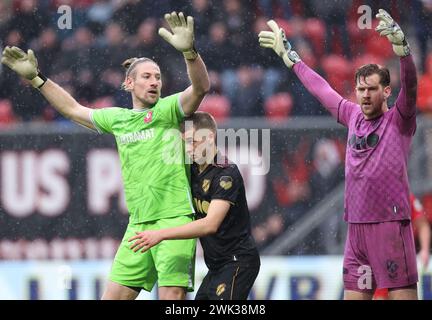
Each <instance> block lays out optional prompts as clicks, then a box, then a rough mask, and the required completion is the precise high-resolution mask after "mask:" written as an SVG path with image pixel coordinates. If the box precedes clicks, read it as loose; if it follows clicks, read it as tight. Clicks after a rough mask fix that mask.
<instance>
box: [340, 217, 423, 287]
mask: <svg viewBox="0 0 432 320" xmlns="http://www.w3.org/2000/svg"><path fill="white" fill-rule="evenodd" d="M343 280H344V288H345V290H353V291H359V292H370V293H373V292H374V290H375V289H376V288H403V287H408V286H411V285H413V284H415V283H417V281H418V274H417V262H416V251H415V246H414V236H413V231H412V227H411V221H409V220H403V221H388V222H380V223H350V224H349V225H348V235H347V240H346V244H345V253H344V262H343Z"/></svg>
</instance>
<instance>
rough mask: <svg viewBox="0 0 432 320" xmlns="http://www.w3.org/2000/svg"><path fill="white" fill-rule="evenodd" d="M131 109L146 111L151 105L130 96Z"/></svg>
mask: <svg viewBox="0 0 432 320" xmlns="http://www.w3.org/2000/svg"><path fill="white" fill-rule="evenodd" d="M132 107H133V109H134V110H146V109H150V108H151V105H149V104H147V103H144V102H142V101H141V100H139V99H138V98H136V97H135V96H133V95H132Z"/></svg>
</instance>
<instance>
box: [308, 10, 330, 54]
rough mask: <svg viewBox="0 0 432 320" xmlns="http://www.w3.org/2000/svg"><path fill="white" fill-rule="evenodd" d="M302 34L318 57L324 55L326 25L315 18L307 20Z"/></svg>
mask: <svg viewBox="0 0 432 320" xmlns="http://www.w3.org/2000/svg"><path fill="white" fill-rule="evenodd" d="M304 34H305V36H306V37H307V38H309V40H310V41H311V43H312V46H313V48H314V51H315V52H316V54H317V55H318V56H322V55H323V54H324V49H325V47H324V40H325V37H326V25H325V24H324V22H323V21H322V20H320V19H317V18H309V19H307V20H306V22H305V24H304Z"/></svg>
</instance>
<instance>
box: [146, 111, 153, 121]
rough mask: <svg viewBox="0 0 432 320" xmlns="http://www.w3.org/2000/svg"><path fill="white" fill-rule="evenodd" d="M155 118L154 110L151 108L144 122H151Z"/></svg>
mask: <svg viewBox="0 0 432 320" xmlns="http://www.w3.org/2000/svg"><path fill="white" fill-rule="evenodd" d="M152 119H153V111H152V110H150V111H149V112H147V114H146V116H145V118H144V123H150V122H151V121H152Z"/></svg>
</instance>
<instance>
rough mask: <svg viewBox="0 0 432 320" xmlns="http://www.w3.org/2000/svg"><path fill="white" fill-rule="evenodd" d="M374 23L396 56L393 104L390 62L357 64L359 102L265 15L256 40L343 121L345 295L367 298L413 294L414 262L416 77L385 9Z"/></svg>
mask: <svg viewBox="0 0 432 320" xmlns="http://www.w3.org/2000/svg"><path fill="white" fill-rule="evenodd" d="M376 17H377V18H378V19H379V24H378V26H377V27H376V31H378V32H379V33H380V35H382V36H386V37H387V38H388V40H389V41H390V42H391V44H392V47H393V51H394V52H395V54H396V55H398V56H399V57H400V73H401V76H400V78H401V89H400V92H399V95H398V97H397V99H396V102H395V104H394V106H392V107H390V106H388V104H387V100H388V98H389V96H390V94H391V88H390V74H389V71H388V69H387V68H385V67H383V66H379V65H376V64H367V65H364V66H362V67H360V68H359V69H358V70H357V71H356V74H355V92H356V97H357V103H353V102H350V101H348V100H347V99H344V98H343V97H341V96H340V95H339V94H338V93H337V92H336V91H335V90H333V89H332V88H331V87H330V85H329V84H328V83H327V82H326V81H325V80H324V79H323V78H322V77H321V76H319V75H318V74H317V73H316V72H314V71H313V70H311V69H310V68H309V67H308V66H307V65H306V64H305V63H304V62H302V61H301V59H300V57H299V55H298V54H297V53H296V52H295V51H293V50H292V49H291V45H290V43H289V42H288V41H287V39H286V38H285V34H284V31H283V30H282V29H281V28H279V27H278V25H277V24H276V22H274V21H273V20H270V21H269V22H268V25H269V27H270V29H271V31H261V33H260V34H259V43H260V45H261V46H262V47H264V48H271V49H273V50H274V51H275V52H276V53H277V54H278V55H279V56H280V57H281V58H282V59H283V61H284V63H285V65H286V66H287V67H288V68H290V69H292V70H293V71H294V73H295V74H296V75H297V76H298V78H299V79H300V81H301V82H302V83H303V85H304V86H305V87H306V88H307V89H308V91H309V92H311V94H312V95H314V96H315V97H316V98H317V99H318V100H319V101H320V102H321V104H322V105H323V106H324V107H325V108H326V109H327V110H328V111H329V112H330V113H331V115H332V116H333V117H334V118H336V119H337V121H338V122H339V123H341V124H342V125H344V126H345V127H347V128H348V139H347V140H348V141H347V147H346V160H345V210H344V219H345V221H347V222H348V235H347V240H346V244H345V252H344V262H343V281H344V298H345V299H362V300H366V299H372V296H373V292H374V290H375V288H388V289H389V298H390V299H417V281H418V275H417V266H416V252H415V247H414V239H413V232H412V226H411V221H410V212H411V208H410V200H409V197H410V192H409V184H408V173H407V162H408V154H409V149H410V144H411V140H412V137H413V135H414V133H415V130H416V96H417V92H416V91H417V77H416V69H415V66H414V62H413V57H412V55H411V54H410V47H409V45H408V43H407V41H406V39H405V35H404V33H403V32H402V30H401V28H400V27H399V25H398V24H397V23H396V22H395V21H394V20H393V19H392V17H391V16H390V15H389V14H388V13H387V12H386V11H385V10H383V9H380V10H379V13H378V14H377V15H376Z"/></svg>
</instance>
